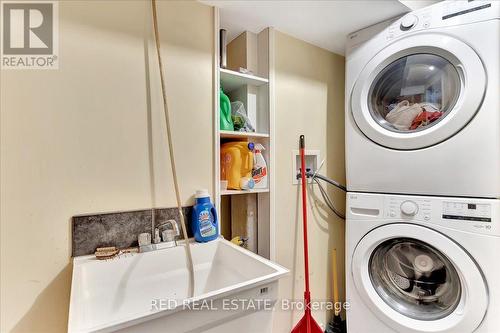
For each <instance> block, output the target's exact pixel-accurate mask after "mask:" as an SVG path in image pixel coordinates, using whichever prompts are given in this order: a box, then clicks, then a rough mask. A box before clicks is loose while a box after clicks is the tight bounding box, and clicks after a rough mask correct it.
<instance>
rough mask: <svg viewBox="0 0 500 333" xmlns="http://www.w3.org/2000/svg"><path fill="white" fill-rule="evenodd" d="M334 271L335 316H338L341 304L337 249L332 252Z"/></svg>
mask: <svg viewBox="0 0 500 333" xmlns="http://www.w3.org/2000/svg"><path fill="white" fill-rule="evenodd" d="M332 269H333V276H332V277H333V302H334V303H335V304H334V309H335V315H336V316H338V314H339V313H340V310H338V309H337V304H338V302H339V285H338V272H337V249H333V251H332Z"/></svg>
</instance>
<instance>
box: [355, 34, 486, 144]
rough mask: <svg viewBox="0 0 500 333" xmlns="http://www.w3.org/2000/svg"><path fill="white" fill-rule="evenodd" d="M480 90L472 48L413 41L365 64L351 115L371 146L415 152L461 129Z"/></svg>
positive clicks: (440, 40) (444, 39) (442, 39)
mask: <svg viewBox="0 0 500 333" xmlns="http://www.w3.org/2000/svg"><path fill="white" fill-rule="evenodd" d="M485 90H486V73H485V69H484V66H483V64H482V62H481V59H480V58H479V56H478V55H477V54H476V53H475V52H474V50H473V49H472V48H470V47H469V46H468V45H466V44H465V43H463V42H461V41H459V40H457V39H455V38H452V37H449V36H446V35H439V34H422V35H415V36H411V37H407V38H404V39H402V40H398V41H396V42H394V43H393V44H391V45H389V46H388V47H386V48H385V49H383V50H382V51H380V52H379V53H378V54H376V55H375V56H374V57H373V58H372V59H371V60H370V61H369V62H368V64H367V65H366V66H365V68H364V69H363V70H362V71H361V74H360V76H359V78H358V80H357V81H356V84H355V85H354V88H353V91H352V94H351V112H352V115H353V117H354V120H355V122H356V124H357V126H358V127H359V128H360V130H361V131H362V132H363V133H364V134H365V135H366V136H367V137H368V138H369V139H370V140H372V141H374V142H375V143H377V144H379V145H382V146H385V147H388V148H393V149H398V150H415V149H421V148H425V147H429V146H432V145H435V144H438V143H440V142H442V141H444V140H446V139H448V138H450V137H451V136H453V135H455V134H456V133H458V132H459V131H460V130H461V129H463V128H464V127H465V126H466V125H467V124H468V123H469V121H470V120H471V119H472V118H473V117H474V115H475V114H476V112H477V111H478V109H479V107H480V106H481V103H482V100H483V96H484V93H485Z"/></svg>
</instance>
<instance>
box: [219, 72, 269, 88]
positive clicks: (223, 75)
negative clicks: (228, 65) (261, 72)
mask: <svg viewBox="0 0 500 333" xmlns="http://www.w3.org/2000/svg"><path fill="white" fill-rule="evenodd" d="M220 82H221V85H222V89H224V91H225V92H231V91H233V90H236V89H238V88H240V87H241V86H244V85H251V86H261V85H264V84H267V83H268V82H269V80H268V79H265V78H263V77H258V76H255V75H250V74H243V73H239V72H236V71H232V70H229V69H224V68H221V69H220Z"/></svg>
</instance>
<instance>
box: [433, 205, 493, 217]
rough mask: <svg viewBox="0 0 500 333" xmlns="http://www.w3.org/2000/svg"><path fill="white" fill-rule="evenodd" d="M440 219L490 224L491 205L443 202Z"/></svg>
mask: <svg viewBox="0 0 500 333" xmlns="http://www.w3.org/2000/svg"><path fill="white" fill-rule="evenodd" d="M442 217H443V219H446V220H464V221H476V222H491V205H490V204H479V203H472V202H471V203H467V202H456V201H444V202H443V215H442Z"/></svg>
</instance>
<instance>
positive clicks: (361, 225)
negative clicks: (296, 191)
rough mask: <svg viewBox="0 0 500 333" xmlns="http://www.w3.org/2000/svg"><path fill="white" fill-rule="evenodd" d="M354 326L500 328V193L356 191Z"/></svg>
mask: <svg viewBox="0 0 500 333" xmlns="http://www.w3.org/2000/svg"><path fill="white" fill-rule="evenodd" d="M346 243H347V244H346V247H347V248H346V256H347V258H346V276H347V301H348V302H349V304H350V308H349V309H348V310H347V328H348V332H349V333H389V332H404V333H410V332H411V333H417V332H418V333H424V332H425V333H430V332H439V333H471V332H477V333H486V332H488V333H497V332H500V285H499V284H500V265H499V255H500V200H498V199H477V198H476V199H468V198H456V197H451V198H450V197H427V196H401V195H383V194H365V193H348V196H347V236H346Z"/></svg>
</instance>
